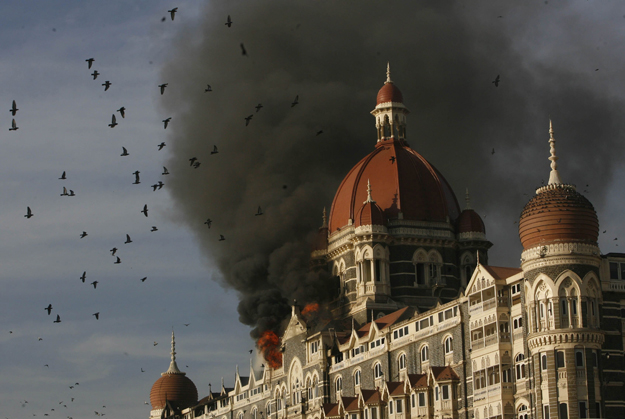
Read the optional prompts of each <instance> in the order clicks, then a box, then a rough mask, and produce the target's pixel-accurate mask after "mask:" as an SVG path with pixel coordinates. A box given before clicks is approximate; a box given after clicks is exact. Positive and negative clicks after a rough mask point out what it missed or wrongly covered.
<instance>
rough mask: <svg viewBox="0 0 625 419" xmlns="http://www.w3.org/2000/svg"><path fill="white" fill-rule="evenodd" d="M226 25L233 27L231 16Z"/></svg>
mask: <svg viewBox="0 0 625 419" xmlns="http://www.w3.org/2000/svg"><path fill="white" fill-rule="evenodd" d="M225 25H226V26H227V27H231V26H232V19H230V15H228V19H227V20H226V23H225Z"/></svg>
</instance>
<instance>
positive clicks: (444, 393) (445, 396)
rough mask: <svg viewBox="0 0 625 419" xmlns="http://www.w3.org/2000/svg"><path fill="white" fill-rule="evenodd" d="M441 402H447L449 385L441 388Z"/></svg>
mask: <svg viewBox="0 0 625 419" xmlns="http://www.w3.org/2000/svg"><path fill="white" fill-rule="evenodd" d="M443 400H449V385H444V386H443Z"/></svg>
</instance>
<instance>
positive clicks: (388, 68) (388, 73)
mask: <svg viewBox="0 0 625 419" xmlns="http://www.w3.org/2000/svg"><path fill="white" fill-rule="evenodd" d="M386 83H393V81H392V80H391V64H390V63H389V62H388V61H387V62H386V81H385V82H384V84H386Z"/></svg>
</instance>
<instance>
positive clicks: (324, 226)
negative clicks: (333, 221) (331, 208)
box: [321, 207, 328, 228]
mask: <svg viewBox="0 0 625 419" xmlns="http://www.w3.org/2000/svg"><path fill="white" fill-rule="evenodd" d="M321 228H328V218H327V217H326V207H323V224H322V225H321Z"/></svg>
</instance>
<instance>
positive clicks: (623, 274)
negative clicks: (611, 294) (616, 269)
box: [619, 263, 625, 279]
mask: <svg viewBox="0 0 625 419" xmlns="http://www.w3.org/2000/svg"><path fill="white" fill-rule="evenodd" d="M619 265H621V279H625V263H619Z"/></svg>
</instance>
